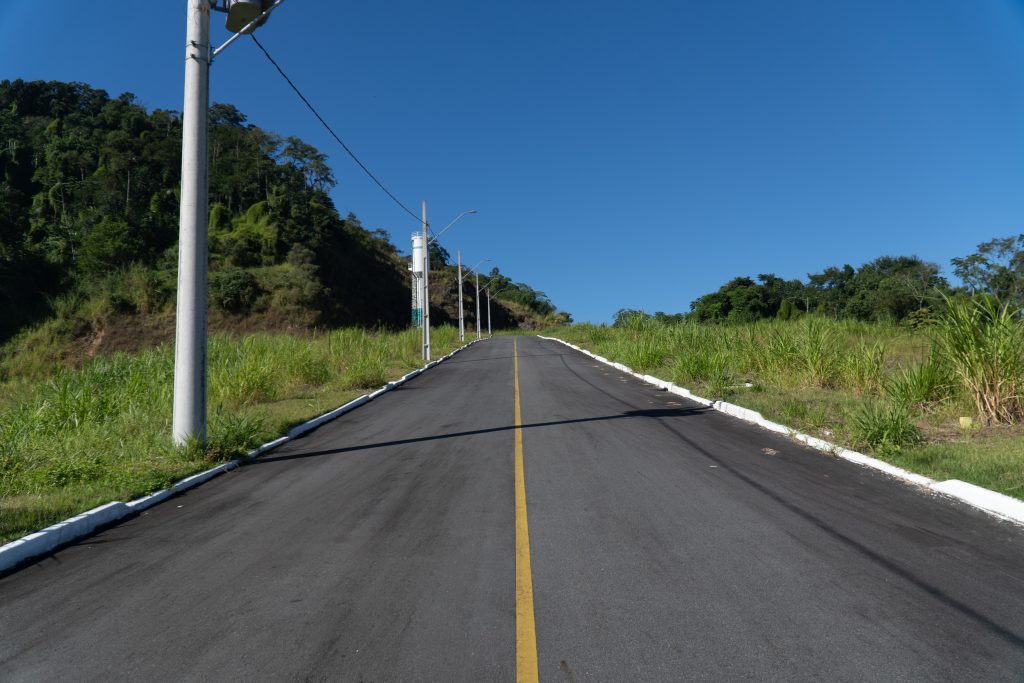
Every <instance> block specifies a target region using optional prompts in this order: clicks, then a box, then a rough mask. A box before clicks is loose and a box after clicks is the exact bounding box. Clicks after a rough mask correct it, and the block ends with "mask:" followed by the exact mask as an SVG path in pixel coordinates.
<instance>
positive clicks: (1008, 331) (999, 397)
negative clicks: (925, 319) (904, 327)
mask: <svg viewBox="0 0 1024 683" xmlns="http://www.w3.org/2000/svg"><path fill="white" fill-rule="evenodd" d="M947 303H948V306H947V309H946V311H945V312H944V313H943V314H942V315H940V316H939V318H938V326H937V329H936V332H935V342H936V345H937V347H938V349H939V350H940V352H941V353H942V355H943V356H944V358H945V359H946V360H947V361H948V362H949V364H950V367H951V368H952V370H953V372H954V373H955V374H956V376H957V377H958V378H959V380H960V382H961V383H962V385H963V386H964V387H965V388H966V390H967V391H968V393H969V394H970V397H971V399H972V400H973V401H974V405H975V408H976V409H977V411H978V415H979V417H980V418H981V419H982V420H983V421H984V422H985V423H986V424H994V423H1003V424H1013V423H1016V422H1019V421H1021V419H1024V319H1022V318H1021V315H1020V312H1019V311H1018V310H1017V309H1016V307H1012V306H1010V305H1009V304H1002V305H1000V304H999V303H998V302H997V301H996V300H995V299H993V298H990V297H976V298H973V299H969V300H966V301H959V300H953V301H948V302H947Z"/></svg>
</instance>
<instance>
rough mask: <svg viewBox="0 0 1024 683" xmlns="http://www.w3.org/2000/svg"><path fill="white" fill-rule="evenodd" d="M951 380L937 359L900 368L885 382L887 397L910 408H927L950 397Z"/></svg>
mask: <svg viewBox="0 0 1024 683" xmlns="http://www.w3.org/2000/svg"><path fill="white" fill-rule="evenodd" d="M950 384H951V380H950V378H949V375H948V373H947V372H946V369H945V368H944V367H943V366H942V364H941V363H939V362H938V361H937V360H936V359H934V358H931V359H929V360H927V361H925V362H924V363H921V364H919V365H915V366H913V367H910V368H906V369H903V370H898V371H896V372H894V373H893V374H892V375H890V376H889V377H887V378H886V379H885V381H884V382H883V387H884V392H885V395H886V397H888V399H889V400H890V401H892V402H893V403H898V404H900V405H903V406H906V407H907V408H908V409H915V408H927V407H929V406H931V405H934V404H936V403H938V402H940V401H942V400H944V399H946V398H948V397H949V394H950V389H951V388H952V387H951V386H950Z"/></svg>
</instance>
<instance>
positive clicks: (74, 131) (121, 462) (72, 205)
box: [0, 80, 555, 539]
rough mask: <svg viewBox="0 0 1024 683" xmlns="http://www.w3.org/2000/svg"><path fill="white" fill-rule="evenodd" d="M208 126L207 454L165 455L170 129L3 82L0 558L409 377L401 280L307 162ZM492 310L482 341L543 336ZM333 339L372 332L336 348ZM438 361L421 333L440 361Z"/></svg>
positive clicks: (69, 96) (519, 318) (545, 316)
mask: <svg viewBox="0 0 1024 683" xmlns="http://www.w3.org/2000/svg"><path fill="white" fill-rule="evenodd" d="M209 121H210V130H209V156H210V167H209V182H210V188H209V198H210V221H209V247H210V256H209V266H210V270H209V303H210V311H209V320H210V329H211V330H213V331H214V333H215V334H214V336H213V337H212V338H211V341H210V357H209V365H208V375H209V392H208V393H209V401H210V416H209V421H210V427H209V444H208V446H207V447H206V448H189V449H174V448H172V447H171V446H170V439H169V433H170V424H169V421H170V416H171V381H172V380H171V377H172V362H173V350H172V349H171V347H170V345H169V342H170V340H171V338H172V336H173V331H174V293H175V289H176V280H177V259H178V254H177V238H178V209H179V207H178V193H179V184H180V177H179V174H180V168H181V121H180V115H179V113H178V112H174V111H164V110H159V109H157V110H154V111H147V110H146V109H145V108H144V107H142V106H141V105H140V104H139V103H137V102H136V101H135V97H134V96H133V95H132V94H131V93H124V94H122V95H120V96H119V97H116V98H111V97H109V96H108V95H107V93H106V92H104V91H102V90H98V89H95V88H91V87H89V86H88V85H86V84H82V83H60V82H42V81H33V82H26V81H22V80H15V81H0V140H2V141H3V142H2V146H0V537H2V538H3V539H10V538H12V537H14V536H17V535H19V534H22V533H25V532H28V531H33V530H35V529H38V528H40V527H41V526H45V525H46V524H49V523H52V522H54V521H56V520H59V519H62V518H64V517H66V516H68V515H71V514H75V513H77V512H80V511H82V510H84V509H86V508H88V507H90V506H92V505H95V504H98V503H103V502H106V501H109V500H112V499H121V500H124V499H129V498H132V497H134V496H137V495H139V494H142V493H145V492H147V491H151V490H153V489H156V488H160V487H162V486H165V485H167V484H168V483H169V482H171V481H173V480H175V479H177V478H180V477H182V476H185V475H187V474H189V473H190V472H194V471H196V470H197V469H201V468H204V467H207V466H209V465H210V464H211V463H215V462H220V461H223V460H225V459H229V458H230V457H232V456H235V455H237V454H239V453H242V452H245V451H246V450H247V449H249V448H251V447H252V446H254V445H256V444H258V443H260V442H262V441H264V440H267V439H270V438H273V437H276V436H278V435H280V434H281V433H282V432H283V431H284V430H285V429H286V428H287V427H288V426H289V425H292V424H295V423H297V422H300V421H302V420H304V419H306V418H308V417H310V416H313V415H316V414H318V413H321V412H323V411H325V410H328V409H330V408H333V407H335V406H337V405H339V404H341V403H343V402H345V401H346V400H348V399H350V398H352V397H354V396H355V395H357V394H358V393H360V392H361V391H362V390H364V389H367V388H371V387H377V386H380V385H381V384H383V383H384V382H386V381H387V380H388V379H390V378H393V377H395V376H397V375H399V374H402V373H404V372H405V371H407V370H408V369H410V368H413V367H416V366H419V365H420V361H419V350H420V342H419V332H418V331H415V330H408V329H407V327H408V325H409V308H410V306H409V303H410V296H409V287H410V283H409V274H408V267H407V266H408V261H407V259H406V258H404V257H403V256H401V255H400V254H399V251H398V249H397V248H396V247H395V246H394V245H393V244H392V243H391V241H390V238H389V235H388V233H387V232H386V231H384V230H379V229H378V230H372V231H371V230H367V229H365V228H364V227H363V226H362V225H361V223H360V221H359V220H358V219H357V218H356V217H355V216H354V215H351V214H349V215H348V216H347V217H344V218H343V217H341V216H340V215H339V214H338V212H337V210H336V209H335V206H334V204H333V201H332V199H331V196H330V194H329V191H330V190H331V189H332V188H333V187H334V186H335V180H334V176H333V173H332V171H331V169H330V167H329V166H328V164H327V157H326V155H325V154H323V153H322V152H320V151H319V150H317V149H316V148H315V147H313V146H311V145H309V144H307V143H305V142H303V141H302V140H300V139H298V138H295V137H283V136H280V135H277V134H275V133H272V132H270V131H266V130H263V129H261V128H259V127H258V126H255V125H253V124H251V123H249V122H248V121H247V119H246V116H245V115H244V114H243V113H242V112H240V111H238V110H237V109H236V108H235V107H233V106H231V105H229V104H214V105H213V106H212V107H211V108H210V117H209ZM431 256H432V258H433V259H434V267H435V269H436V270H437V271H438V272H437V274H436V275H437V277H435V278H434V279H433V280H432V293H431V299H432V303H433V304H434V306H436V309H433V310H432V316H433V319H434V324H435V325H438V324H443V323H444V322H446V321H455V320H456V319H457V311H456V310H455V301H456V300H457V291H456V288H455V286H454V282H455V275H454V268H453V267H452V266H450V265H446V260H447V258H448V257H447V254H446V253H445V252H444V250H443V248H441V247H440V245H436V246H435V247H434V248H433V249H432V252H431ZM495 273H497V271H495ZM467 293H469V292H467ZM499 296H504V297H506V299H507V301H506V300H505V299H499V300H497V301H496V302H495V304H494V305H493V307H492V312H493V314H494V321H493V327H494V328H495V329H500V328H502V327H513V328H518V327H520V326H525V327H529V326H535V325H536V324H538V322H535V321H545V322H546V323H548V324H550V323H551V322H552V321H554V320H555V312H554V306H553V305H552V304H551V302H550V301H548V299H547V297H545V296H544V295H543V293H540V292H535V290H533V289H532V288H530V287H529V286H527V285H524V284H517V285H515V286H514V287H511V288H509V289H508V292H507V293H505V294H504V295H501V294H499ZM474 303H475V302H474V301H473V298H472V295H471V294H470V295H469V296H467V308H468V310H473V309H472V307H473V305H474ZM352 325H357V326H362V327H366V328H371V329H376V330H381V331H379V332H364V331H360V330H355V329H335V328H339V327H342V326H352ZM332 329H333V331H327V332H325V331H324V330H332ZM403 329H405V331H399V330H403ZM268 331H269V333H268ZM281 332H286V333H287V334H282V333H281ZM454 340H455V333H454V332H453V330H452V329H451V328H444V327H441V328H436V327H435V329H434V332H433V344H434V348H435V350H436V351H437V352H438V353H441V352H443V351H446V350H450V349H451V348H452V347H453V344H454V343H455V342H454Z"/></svg>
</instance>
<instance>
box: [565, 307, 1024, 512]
mask: <svg viewBox="0 0 1024 683" xmlns="http://www.w3.org/2000/svg"><path fill="white" fill-rule="evenodd" d="M955 305H957V304H956V303H955V302H954V303H952V304H951V306H955ZM964 305H965V306H967V305H973V304H964ZM968 315H974V316H975V319H977V318H978V317H984V316H986V315H987V316H988V317H987V318H986V319H987V320H990V321H992V325H993V327H995V326H997V325H998V326H1001V327H998V328H996V329H995V330H994V331H993V332H992V334H991V335H988V336H986V334H985V333H984V330H983V331H982V332H981V333H978V334H977V335H976V336H977V337H978V338H979V339H981V341H980V342H979V343H978V347H979V348H978V349H971V348H969V349H967V350H963V347H964V346H967V345H968V344H969V342H968V341H963V340H961V339H955V340H954V341H955V342H956V343H957V344H959V346H956V347H955V349H956V351H957V352H959V354H960V355H959V356H956V355H954V354H953V353H951V352H950V350H949V348H950V343H949V340H948V336H944V332H943V328H942V326H941V325H938V326H936V327H933V328H926V329H924V330H915V329H911V328H908V327H902V326H898V325H894V324H886V323H865V322H857V321H833V320H828V319H825V318H819V317H814V316H805V317H803V318H801V319H797V320H790V321H778V320H769V321H759V322H756V323H749V324H744V325H702V324H696V323H683V324H664V323H659V322H658V321H656V320H653V319H650V318H643V317H637V318H634V319H631V320H628V321H627V323H626V324H625V325H624V326H622V327H608V326H598V325H590V324H578V325H574V326H572V327H568V328H566V327H562V328H558V329H554V330H551V331H550V334H552V335H553V336H557V337H559V338H562V339H565V340H566V341H569V342H572V343H574V344H577V345H579V346H582V347H584V348H586V349H588V350H590V351H592V352H594V353H597V354H600V355H602V356H605V357H607V358H609V359H612V360H615V361H618V362H621V363H625V364H626V365H628V366H629V367H631V368H633V369H634V370H636V371H638V372H644V373H649V374H652V375H655V376H657V377H661V378H663V379H667V380H670V381H672V382H675V383H676V384H678V385H680V386H684V387H686V388H688V389H690V390H692V391H693V392H694V393H696V394H698V395H700V396H704V397H705V398H708V399H712V400H715V399H722V400H726V401H729V402H731V403H735V404H737V405H741V406H743V407H746V408H750V409H752V410H756V411H758V412H760V413H761V414H762V415H764V416H765V417H766V418H767V419H769V420H773V421H775V422H779V423H781V424H785V425H787V426H789V427H792V428H794V429H796V430H798V431H801V432H805V433H808V434H812V435H815V436H819V437H821V438H824V439H827V440H829V441H831V442H833V443H837V444H840V445H843V446H846V447H849V448H856V449H858V450H861V451H863V452H867V453H870V454H872V455H874V456H875V457H878V458H880V459H882V460H885V461H887V462H890V463H892V464H895V465H898V466H900V467H906V468H908V469H911V470H913V471H915V472H919V473H921V474H924V475H926V476H931V477H934V478H936V479H940V480H944V479H961V480H963V481H968V482H971V483H974V484H977V485H979V486H984V487H986V488H991V489H993V490H997V491H1000V492H1002V493H1006V494H1007V495H1011V496H1015V497H1017V498H1022V499H1024V431H1022V430H1021V429H1018V428H1015V427H1006V426H1005V421H1004V424H1003V425H999V424H997V421H996V420H995V419H994V417H993V416H994V415H996V414H997V413H996V411H994V410H989V411H988V412H987V413H986V412H985V410H984V407H985V406H986V405H990V404H986V403H985V401H984V397H983V392H982V391H980V390H979V386H984V385H985V384H986V383H987V384H988V385H992V386H998V387H1001V388H1002V387H1006V386H1024V383H1022V379H1024V378H1021V377H1020V376H1019V375H1011V376H1010V377H998V376H993V374H994V372H995V370H994V369H993V368H1003V369H1005V368H1007V367H1013V368H1016V367H1019V365H1017V366H1014V365H1013V363H1011V362H1010V361H1009V360H1007V358H1012V359H1016V360H1019V359H1020V356H1019V354H1020V352H1021V349H1022V348H1024V346H1018V347H1016V348H1017V354H1018V355H1017V356H1013V352H1012V349H1013V348H1014V347H1013V346H1012V344H1010V343H1009V342H1008V341H1007V339H1014V340H1016V339H1020V338H1021V337H1016V336H1014V335H1015V334H1019V333H1020V329H1019V326H1020V325H1022V324H1024V323H1017V324H1018V328H1016V329H1015V330H1010V331H1007V329H1006V326H1008V325H1010V324H1011V323H1010V322H1008V321H1007V319H1006V316H1003V315H1000V313H999V311H994V310H989V309H985V308H984V307H979V308H976V309H969V310H967V311H966V312H964V311H961V312H960V316H961V318H963V317H965V316H968ZM957 320H959V319H957ZM997 334H998V335H999V336H998V337H996V335H997ZM992 337H995V338H996V341H989V339H990V338H992ZM984 345H987V346H984ZM990 348H991V349H994V350H993V351H991V352H990V351H988V349H990ZM986 354H988V355H986ZM993 354H1002V355H995V356H994V357H995V361H994V362H992V363H991V364H989V365H984V364H983V365H982V369H980V370H974V369H973V368H972V367H970V366H969V365H968V364H969V362H970V360H968V359H975V358H978V359H984V358H986V357H992V356H993ZM978 362H979V363H983V360H982V361H978ZM1015 362H1016V361H1015ZM984 373H988V374H984ZM965 377H966V378H968V379H967V381H965V380H964V379H963V378H965ZM979 377H980V379H978V378H979ZM1000 398H1001V399H1002V401H1003V403H1002V404H1001V405H1002V406H1006V405H1010V406H1011V409H1004V411H1003V413H999V414H1003V415H1005V414H1009V413H1010V412H1012V410H1017V405H1019V404H1012V403H1009V401H1010V399H1009V398H1007V397H1005V396H1001V397H1000ZM962 417H968V418H971V422H970V425H969V426H968V427H961V421H960V418H962ZM1015 429H1016V431H1014V430H1015ZM1007 430H1009V432H1008V431H1007Z"/></svg>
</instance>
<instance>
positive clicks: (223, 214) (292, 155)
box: [0, 80, 410, 342]
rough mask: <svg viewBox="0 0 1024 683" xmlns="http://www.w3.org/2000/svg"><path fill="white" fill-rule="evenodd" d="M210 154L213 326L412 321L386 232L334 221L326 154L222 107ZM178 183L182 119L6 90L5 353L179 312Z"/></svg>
mask: <svg viewBox="0 0 1024 683" xmlns="http://www.w3.org/2000/svg"><path fill="white" fill-rule="evenodd" d="M209 157H210V171H209V178H210V236H209V242H210V303H211V309H212V310H213V314H214V318H213V322H214V323H216V322H217V319H218V316H220V318H230V317H232V316H233V317H234V318H235V319H238V318H259V317H260V316H263V317H264V318H265V319H268V320H269V319H276V320H279V321H280V320H297V321H299V322H300V324H307V325H312V324H315V325H320V326H337V325H348V324H358V325H368V326H377V325H383V326H388V327H398V326H403V325H406V324H408V321H409V302H410V295H409V284H408V281H407V277H408V276H407V271H406V265H405V262H404V261H403V259H402V257H401V256H400V255H399V254H398V252H397V250H396V248H395V246H394V245H393V244H392V243H391V242H390V240H389V238H388V236H387V233H385V232H383V231H373V232H371V231H368V230H366V229H364V228H363V227H362V226H361V225H360V223H359V221H358V220H357V219H356V218H355V217H354V216H352V215H349V216H348V217H347V218H342V217H341V216H339V214H338V212H337V211H336V209H335V207H334V204H333V202H332V201H331V198H330V196H329V195H328V192H329V190H330V189H331V188H332V187H333V186H334V185H335V179H334V177H333V175H332V172H331V169H330V167H329V166H328V165H327V159H326V155H324V154H323V153H321V152H320V151H318V150H317V149H316V148H314V147H313V146H311V145H308V144H306V143H305V142H303V141H302V140H300V139H298V138H295V137H281V136H279V135H277V134H275V133H272V132H269V131H266V130H263V129H261V128H259V127H258V126H255V125H252V124H250V123H248V122H247V120H246V117H245V115H244V114H243V113H242V112H240V111H238V110H237V109H236V108H235V107H233V106H231V105H229V104H214V105H213V106H212V107H211V109H210V137H209ZM180 171H181V121H180V117H179V113H178V112H175V111H165V110H161V109H155V110H153V111H151V112H150V111H147V110H146V109H145V108H144V107H142V106H141V105H139V104H138V103H136V102H135V98H134V96H133V95H132V94H130V93H125V94H123V95H120V96H119V97H116V98H113V99H112V98H110V97H109V96H108V95H107V93H106V92H104V91H103V90H98V89H95V88H92V87H89V86H88V85H85V84H82V83H61V82H42V81H35V82H24V81H21V80H16V81H13V82H12V81H2V82H0V342H2V341H3V340H6V339H8V338H10V337H11V336H12V335H13V334H15V333H16V332H18V331H19V330H20V329H22V328H24V327H25V326H27V325H30V324H33V323H37V322H40V321H43V320H46V319H48V318H50V317H51V316H54V315H56V316H58V317H60V316H63V317H65V318H67V319H68V320H77V321H78V325H79V327H82V326H86V327H87V326H90V325H91V326H93V327H95V326H96V325H97V321H98V320H99V321H101V322H102V320H103V319H104V318H107V319H109V318H111V317H117V316H122V317H123V316H132V315H149V316H154V315H159V314H164V315H165V317H166V316H167V315H169V312H170V311H172V310H173V304H174V291H175V286H176V272H177V238H178V193H179V182H180ZM166 322H167V321H166V320H165V321H164V323H165V326H166ZM86 331H87V330H86ZM73 332H74V331H73ZM77 333H78V334H81V333H83V330H78V331H77Z"/></svg>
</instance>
